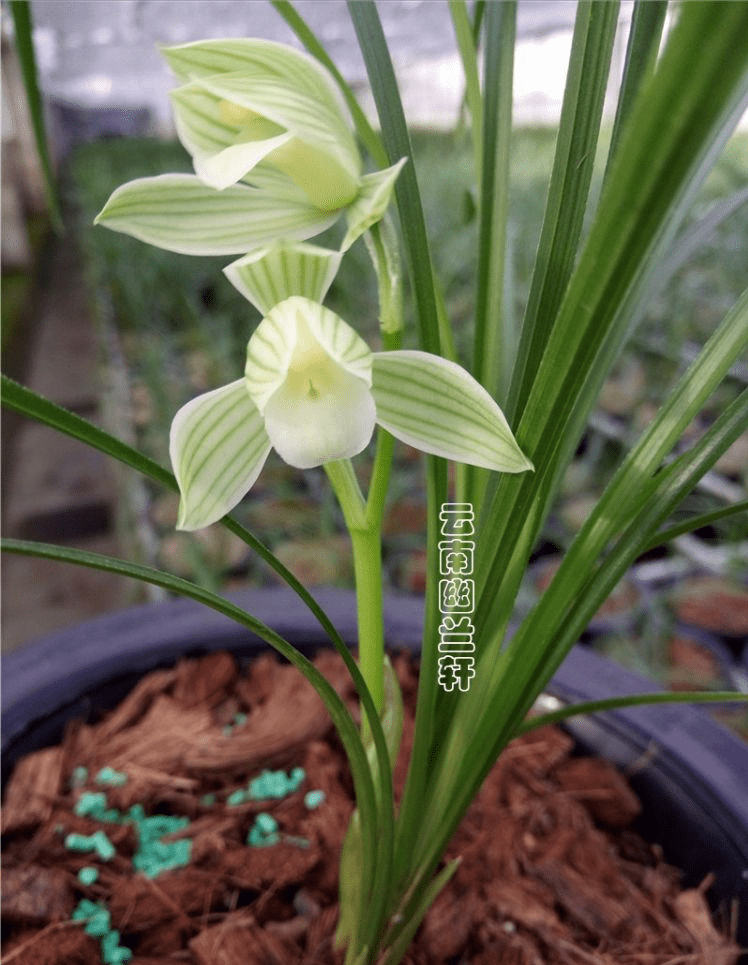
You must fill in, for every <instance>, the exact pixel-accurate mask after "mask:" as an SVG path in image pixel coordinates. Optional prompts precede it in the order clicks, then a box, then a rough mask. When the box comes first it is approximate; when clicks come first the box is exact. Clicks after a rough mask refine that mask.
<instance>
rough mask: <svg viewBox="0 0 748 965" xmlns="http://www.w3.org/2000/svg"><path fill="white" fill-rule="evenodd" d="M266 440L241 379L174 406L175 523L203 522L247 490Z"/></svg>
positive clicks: (210, 520) (230, 505) (259, 466)
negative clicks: (177, 498)
mask: <svg viewBox="0 0 748 965" xmlns="http://www.w3.org/2000/svg"><path fill="white" fill-rule="evenodd" d="M269 452H270V440H269V439H268V435H267V432H266V431H265V424H264V421H263V419H262V416H261V415H260V413H259V412H258V411H257V407H256V406H255V404H254V403H253V402H252V399H251V398H250V396H249V393H248V392H247V387H246V384H245V381H244V379H238V380H237V381H236V382H232V383H230V384H229V385H226V386H223V387H222V388H220V389H214V390H213V391H212V392H206V393H205V394H203V395H200V396H198V397H197V398H195V399H192V401H190V402H188V403H187V404H186V405H184V406H182V408H181V409H180V410H179V412H177V414H176V416H175V417H174V420H173V422H172V425H171V433H170V436H169V455H170V457H171V463H172V466H173V469H174V475H175V476H176V477H177V482H178V483H179V489H180V492H181V495H182V498H181V500H180V504H179V521H178V523H177V528H178V529H184V530H194V529H200V528H202V527H203V526H208V525H210V524H211V523H214V522H216V520H219V519H221V517H222V516H225V515H226V513H228V512H230V511H231V510H232V509H233V508H234V507H235V506H236V504H237V503H238V502H239V501H240V500H241V498H242V497H243V496H244V495H245V494H246V493H247V492H248V491H249V489H250V487H251V486H252V484H253V483H254V481H255V479H257V477H258V476H259V474H260V471H261V469H262V467H263V465H264V464H265V460H266V459H267V456H268V453H269Z"/></svg>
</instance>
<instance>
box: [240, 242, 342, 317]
mask: <svg viewBox="0 0 748 965" xmlns="http://www.w3.org/2000/svg"><path fill="white" fill-rule="evenodd" d="M341 258H342V254H341V253H340V252H338V251H329V250H328V249H327V248H319V247H317V246H316V245H309V244H304V243H303V242H302V243H298V244H286V243H284V242H277V243H276V244H274V245H271V246H270V247H269V248H261V249H260V250H259V251H253V252H250V253H249V254H248V255H245V257H244V258H239V259H238V260H237V261H234V262H232V263H231V264H230V265H227V266H226V268H224V269H223V272H224V274H225V275H226V277H227V278H228V280H229V281H230V282H231V284H232V285H233V286H234V287H235V288H237V289H238V290H239V291H240V292H241V293H242V295H244V297H245V298H246V299H247V300H248V301H250V302H251V303H252V304H253V305H254V306H255V308H257V310H258V311H259V312H260V313H261V314H262V315H267V313H268V312H269V311H270V309H271V308H274V307H275V306H276V305H277V304H278V303H279V302H282V301H284V300H285V299H286V298H290V297H291V296H292V295H302V296H304V297H305V298H309V299H311V300H312V301H315V302H322V301H324V298H325V295H326V294H327V291H328V289H329V287H330V285H331V284H332V282H333V280H334V278H335V275H336V274H337V271H338V268H339V266H340V261H341Z"/></svg>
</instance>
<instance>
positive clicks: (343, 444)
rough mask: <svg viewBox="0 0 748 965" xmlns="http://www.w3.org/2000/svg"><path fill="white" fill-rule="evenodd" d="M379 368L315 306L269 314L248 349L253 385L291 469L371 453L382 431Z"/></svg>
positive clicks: (290, 302) (346, 330)
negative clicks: (376, 387)
mask: <svg viewBox="0 0 748 965" xmlns="http://www.w3.org/2000/svg"><path fill="white" fill-rule="evenodd" d="M371 367H372V354H371V351H370V350H369V348H368V346H367V345H366V343H365V342H363V341H362V340H361V339H360V338H359V336H358V335H357V334H356V333H355V332H354V331H353V329H351V328H350V326H348V325H347V324H346V323H345V322H344V321H343V320H342V319H340V318H339V317H338V316H337V315H335V314H334V313H332V312H330V311H328V310H327V309H325V308H323V307H322V306H320V305H318V304H316V303H315V302H312V301H311V300H310V299H307V298H304V297H302V296H293V297H291V298H288V299H286V300H285V301H283V302H281V303H280V304H279V305H277V306H275V308H274V309H272V310H271V311H270V312H269V313H268V315H267V316H266V317H265V319H263V321H262V322H261V324H260V326H259V327H258V329H257V331H256V332H255V333H254V335H253V336H252V338H251V339H250V341H249V345H248V346H247V366H246V369H245V378H246V381H247V389H248V391H249V394H250V396H251V398H252V400H253V402H254V403H255V405H256V406H257V408H258V410H259V412H260V413H261V414H262V416H263V418H264V420H265V427H266V430H267V433H268V437H269V438H270V441H271V442H272V444H273V446H274V448H275V449H276V450H277V451H278V453H279V454H280V456H281V457H282V458H283V459H284V460H285V461H286V462H288V463H290V464H291V465H292V466H296V467H298V468H301V469H309V468H312V467H313V466H319V465H321V464H322V463H324V462H331V461H334V460H337V459H344V458H349V457H350V456H354V455H356V454H357V453H359V452H361V450H362V449H364V448H365V446H366V445H367V443H368V442H369V440H370V439H371V436H372V435H373V432H374V426H375V424H376V406H375V404H374V398H373V396H372V393H371V377H372V376H371Z"/></svg>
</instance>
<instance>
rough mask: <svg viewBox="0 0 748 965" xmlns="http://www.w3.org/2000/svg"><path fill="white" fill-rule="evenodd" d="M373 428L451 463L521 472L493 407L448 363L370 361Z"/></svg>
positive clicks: (422, 358)
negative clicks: (373, 415) (378, 427)
mask: <svg viewBox="0 0 748 965" xmlns="http://www.w3.org/2000/svg"><path fill="white" fill-rule="evenodd" d="M372 394H373V395H374V401H375V402H376V406H377V422H378V423H379V424H380V425H381V426H382V427H383V428H384V429H386V430H387V431H388V432H390V433H392V435H393V436H395V437H396V438H397V439H400V440H401V441H402V442H405V443H407V444H408V445H411V446H414V447H416V448H417V449H421V450H422V451H423V452H428V453H431V454H432V455H436V456H443V457H444V458H446V459H451V460H453V461H455V462H463V463H467V464H469V465H474V466H481V467H483V468H486V469H495V470H498V471H499V472H525V471H526V470H528V469H532V468H533V467H532V463H531V462H530V461H529V460H528V459H527V458H526V457H525V455H524V454H523V453H522V450H521V449H520V448H519V446H518V445H517V442H516V440H515V438H514V436H513V434H512V431H511V429H510V428H509V425H508V423H507V421H506V419H505V417H504V414H503V413H502V411H501V409H500V408H499V406H498V405H497V404H496V402H495V401H494V399H492V398H491V396H490V395H489V394H488V392H487V391H486V390H485V389H484V388H483V387H482V386H481V385H480V384H479V383H478V382H476V380H475V379H474V378H473V377H472V376H471V375H470V374H469V373H468V372H466V371H465V370H464V369H463V368H461V367H460V366H459V365H457V364H456V363H454V362H450V361H448V360H447V359H443V358H440V357H438V356H435V355H430V354H428V353H426V352H416V351H398V352H378V353H375V355H374V379H373V384H372Z"/></svg>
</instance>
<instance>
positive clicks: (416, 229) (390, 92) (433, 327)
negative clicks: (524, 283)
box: [348, 0, 441, 355]
mask: <svg viewBox="0 0 748 965" xmlns="http://www.w3.org/2000/svg"><path fill="white" fill-rule="evenodd" d="M348 9H349V12H350V16H351V20H352V22H353V26H354V28H355V30H356V36H357V37H358V42H359V46H360V47H361V52H362V54H363V57H364V61H365V63H366V69H367V72H368V75H369V83H370V84H371V88H372V93H373V95H374V102H375V104H376V107H377V113H378V114H379V122H380V124H381V127H382V140H383V142H384V146H385V149H386V151H387V155H388V158H389V163H390V164H395V163H396V162H397V161H399V160H400V158H402V157H408V158H411V159H412V157H413V150H412V147H411V143H410V135H409V133H408V126H407V123H406V120H405V114H404V112H403V105H402V101H401V100H400V93H399V91H398V87H397V81H396V79H395V71H394V68H393V66H392V61H391V59H390V54H389V50H388V48H387V41H386V40H385V37H384V31H383V30H382V24H381V22H380V20H379V15H378V13H377V9H376V6H375V5H374V3H373V0H353V2H350V3H349V4H348ZM395 197H396V198H397V206H398V212H399V214H400V225H401V230H402V233H403V237H404V246H405V253H406V258H407V260H408V268H409V272H410V276H411V281H412V285H413V296H414V298H415V301H416V316H417V321H418V334H419V342H420V345H421V348H423V349H424V351H426V352H434V353H435V354H437V355H438V354H441V353H440V351H439V344H440V339H439V327H438V321H437V311H436V301H435V298H434V279H433V270H432V264H431V255H430V252H429V244H428V236H427V234H426V223H425V220H424V216H423V205H422V203H421V195H420V191H419V189H418V180H417V178H416V171H415V168H414V166H413V163H412V161H411V163H410V164H406V165H405V167H404V168H403V170H402V173H401V174H400V177H399V178H398V179H397V184H396V185H395Z"/></svg>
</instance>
